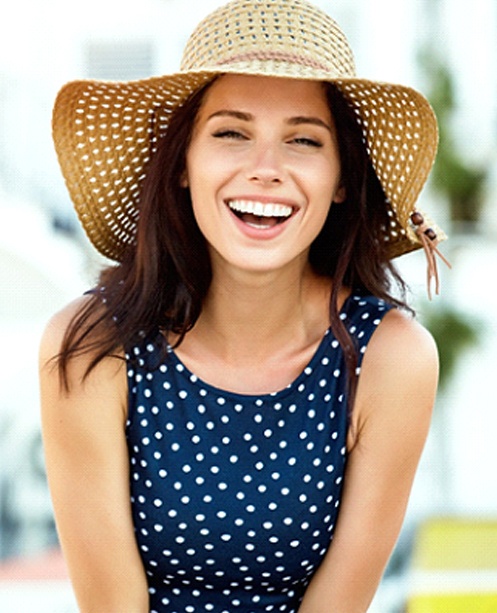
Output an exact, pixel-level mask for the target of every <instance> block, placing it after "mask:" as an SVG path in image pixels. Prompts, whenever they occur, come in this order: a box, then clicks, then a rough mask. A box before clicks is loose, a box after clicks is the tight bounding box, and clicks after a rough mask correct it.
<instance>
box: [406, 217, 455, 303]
mask: <svg viewBox="0 0 497 613" xmlns="http://www.w3.org/2000/svg"><path fill="white" fill-rule="evenodd" d="M410 219H411V222H412V224H413V226H414V232H415V233H416V235H417V236H418V238H419V240H420V241H421V244H422V245H423V249H424V252H425V256H426V262H427V271H426V272H427V289H428V298H429V299H430V300H431V286H432V283H433V281H434V282H435V293H436V294H437V295H438V294H439V293H440V279H439V276H438V268H437V259H436V257H435V256H436V255H438V257H439V258H440V259H441V260H442V262H444V264H446V266H448V267H449V268H452V266H451V264H450V262H449V261H448V260H447V258H446V257H445V256H444V255H443V254H442V253H441V252H440V251H439V250H438V249H437V245H438V243H439V242H440V241H439V240H438V237H437V233H436V232H435V230H434V229H433V228H431V227H430V226H429V225H428V224H427V223H426V221H425V218H424V217H423V215H421V213H420V212H419V211H415V212H414V213H412V215H411V217H410Z"/></svg>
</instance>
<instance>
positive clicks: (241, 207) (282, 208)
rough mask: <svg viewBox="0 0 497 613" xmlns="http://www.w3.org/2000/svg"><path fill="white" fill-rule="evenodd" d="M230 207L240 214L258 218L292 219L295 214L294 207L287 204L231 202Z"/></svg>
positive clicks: (249, 201) (246, 201)
mask: <svg viewBox="0 0 497 613" xmlns="http://www.w3.org/2000/svg"><path fill="white" fill-rule="evenodd" d="M228 206H229V207H230V209H232V210H233V211H237V212H238V213H250V214H251V215H256V216H257V217H290V215H291V214H292V212H293V209H292V207H291V206H287V205H286V204H277V203H272V202H270V203H268V204H265V203H262V202H254V201H253V200H230V201H229V202H228Z"/></svg>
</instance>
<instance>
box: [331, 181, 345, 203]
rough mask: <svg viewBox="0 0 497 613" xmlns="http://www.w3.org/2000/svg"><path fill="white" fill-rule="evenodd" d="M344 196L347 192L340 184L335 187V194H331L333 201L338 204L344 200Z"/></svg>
mask: <svg viewBox="0 0 497 613" xmlns="http://www.w3.org/2000/svg"><path fill="white" fill-rule="evenodd" d="M346 198H347V192H346V190H345V187H344V186H343V185H341V184H340V185H339V186H338V188H337V191H336V192H335V195H334V196H333V202H335V203H336V204H340V203H342V202H345V199H346Z"/></svg>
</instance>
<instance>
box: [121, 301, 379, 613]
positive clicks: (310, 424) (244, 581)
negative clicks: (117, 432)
mask: <svg viewBox="0 0 497 613" xmlns="http://www.w3.org/2000/svg"><path fill="white" fill-rule="evenodd" d="M390 308H391V306H390V305H388V304H386V303H384V302H383V301H381V300H378V299H377V298H374V297H372V296H360V295H351V296H350V297H349V298H348V299H347V301H346V302H345V304H344V306H343V308H342V310H341V313H340V317H341V318H342V320H344V322H345V323H346V326H347V328H348V330H349V331H350V333H351V335H352V337H353V338H354V339H355V341H356V344H357V349H358V354H359V367H360V362H361V360H362V356H363V354H364V351H365V349H366V346H367V343H368V341H369V339H370V337H371V336H372V334H373V332H374V330H375V329H376V327H377V325H378V324H379V323H380V321H381V319H382V317H383V315H384V314H385V313H386V312H387V311H388V310H389V309H390ZM158 341H159V338H158V336H157V337H155V339H154V338H152V339H150V338H149V339H143V342H141V343H140V344H138V345H137V346H135V347H132V348H131V349H130V351H128V354H127V357H128V383H129V417H128V422H127V426H126V436H127V442H128V448H129V457H130V487H131V503H132V514H133V521H134V525H135V531H136V539H137V543H138V547H139V550H140V554H141V557H142V560H143V565H144V568H145V572H146V575H147V579H148V584H149V594H150V612H151V613H162V612H164V613H165V612H167V613H197V612H212V613H236V611H240V612H243V613H250V612H260V611H273V612H276V611H285V612H286V613H291V612H296V611H297V610H298V607H299V603H300V601H301V599H302V597H303V594H304V592H305V588H306V586H307V584H308V583H309V581H310V579H311V578H312V576H313V574H314V572H315V571H316V569H317V567H318V566H319V564H320V562H321V561H322V559H323V557H324V555H325V553H326V551H327V549H328V547H329V546H330V542H331V540H332V538H333V531H334V527H335V524H336V521H337V516H338V509H339V505H340V496H341V491H342V483H343V477H344V469H345V464H346V438H347V426H348V411H347V397H346V384H347V376H346V372H345V366H344V357H343V352H342V350H341V347H340V345H339V344H338V342H337V340H336V339H335V338H334V336H333V334H332V333H331V331H329V330H328V331H327V332H326V334H325V335H324V338H323V339H322V341H321V343H320V345H319V347H318V348H317V350H316V352H315V354H314V356H313V357H312V359H311V361H310V362H309V364H308V366H307V367H306V368H305V369H304V371H303V372H302V373H301V374H300V375H299V376H298V377H297V379H296V380H295V381H294V382H293V383H291V384H290V385H289V386H288V387H286V388H284V389H282V390H280V391H278V392H275V393H271V394H261V395H244V394H237V393H233V392H227V391H223V390H220V389H217V388H215V387H213V386H211V385H209V384H207V383H205V382H203V381H201V380H200V379H199V378H198V377H196V376H195V374H194V373H192V372H190V371H189V370H188V369H187V368H186V367H185V366H184V365H183V364H182V363H181V361H180V360H179V359H178V357H177V356H176V355H175V353H174V351H172V350H171V351H170V352H169V354H168V355H167V356H166V359H162V358H161V352H160V349H159V347H160V343H159V342H158ZM262 367H263V366H262Z"/></svg>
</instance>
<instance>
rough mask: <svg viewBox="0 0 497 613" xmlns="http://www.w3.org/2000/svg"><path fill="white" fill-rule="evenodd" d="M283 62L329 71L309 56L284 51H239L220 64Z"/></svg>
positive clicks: (327, 67)
mask: <svg viewBox="0 0 497 613" xmlns="http://www.w3.org/2000/svg"><path fill="white" fill-rule="evenodd" d="M253 61H257V62H268V61H269V62H271V61H272V62H285V63H288V64H296V65H298V66H305V67H306V68H315V69H316V70H322V71H323V72H326V71H329V66H326V65H325V64H322V63H321V62H318V61H316V60H315V59H313V58H310V57H304V56H302V55H297V54H296V53H285V52H284V51H249V52H247V53H239V54H237V55H233V56H232V57H230V58H229V59H226V60H224V59H223V61H222V64H223V65H225V64H236V63H238V62H253Z"/></svg>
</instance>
